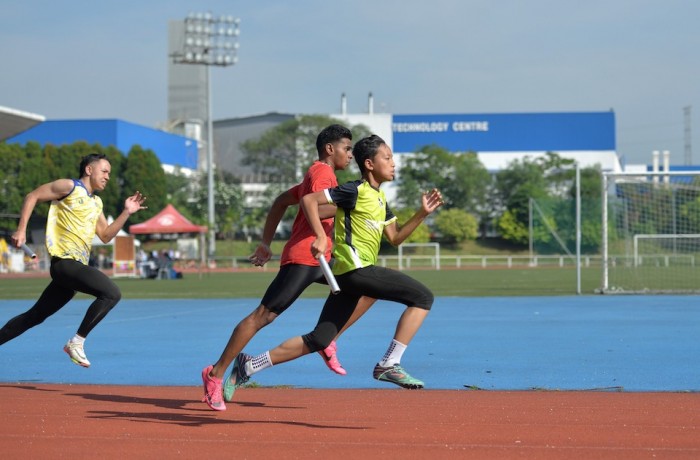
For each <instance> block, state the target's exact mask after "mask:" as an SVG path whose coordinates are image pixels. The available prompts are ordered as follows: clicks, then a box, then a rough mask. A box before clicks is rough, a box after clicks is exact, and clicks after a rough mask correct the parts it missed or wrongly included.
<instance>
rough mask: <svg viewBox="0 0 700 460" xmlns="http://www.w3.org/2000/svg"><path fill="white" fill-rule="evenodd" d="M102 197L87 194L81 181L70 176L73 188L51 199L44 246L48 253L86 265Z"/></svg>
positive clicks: (100, 212)
mask: <svg viewBox="0 0 700 460" xmlns="http://www.w3.org/2000/svg"><path fill="white" fill-rule="evenodd" d="M101 214H102V199H101V198H100V197H99V196H97V195H94V194H93V195H90V194H89V193H88V191H87V189H85V186H84V185H83V183H82V182H81V181H79V180H77V179H73V190H71V191H70V193H69V194H68V195H66V196H65V197H63V198H61V199H60V200H54V201H52V202H51V207H50V208H49V216H48V220H47V222H46V249H47V250H48V251H49V254H50V255H51V256H52V257H59V258H61V259H74V260H77V261H79V262H82V263H84V264H85V265H87V263H88V260H89V258H90V250H91V249H92V240H93V238H94V237H95V230H96V228H97V219H98V218H99V217H100V215H101Z"/></svg>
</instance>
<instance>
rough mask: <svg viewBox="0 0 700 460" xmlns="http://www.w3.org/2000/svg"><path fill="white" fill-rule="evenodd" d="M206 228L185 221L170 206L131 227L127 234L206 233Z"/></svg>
mask: <svg viewBox="0 0 700 460" xmlns="http://www.w3.org/2000/svg"><path fill="white" fill-rule="evenodd" d="M206 231H207V227H206V226H204V225H195V224H193V223H192V222H190V221H189V220H187V219H186V218H185V217H184V216H183V215H182V214H180V213H179V212H178V210H177V209H175V207H174V206H173V205H172V204H169V205H167V206H166V207H165V208H164V209H163V210H162V211H161V212H159V213H158V214H156V215H155V216H153V217H151V218H150V219H148V220H147V221H145V222H141V223H140V224H135V225H131V226H130V227H129V233H135V234H151V233H206Z"/></svg>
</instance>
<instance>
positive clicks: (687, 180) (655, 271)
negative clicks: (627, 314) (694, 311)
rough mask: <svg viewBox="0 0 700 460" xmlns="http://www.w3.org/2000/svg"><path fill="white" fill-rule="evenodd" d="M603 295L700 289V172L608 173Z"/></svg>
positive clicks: (604, 206)
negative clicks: (699, 262)
mask: <svg viewBox="0 0 700 460" xmlns="http://www.w3.org/2000/svg"><path fill="white" fill-rule="evenodd" d="M602 188H603V190H602V192H603V193H602V242H601V243H602V244H601V249H602V254H601V255H602V280H601V288H600V290H601V292H602V293H630V294H654V293H664V294H683V293H700V265H699V264H698V263H697V262H698V261H700V172H696V171H679V172H668V171H664V172H656V173H654V172H640V173H603V180H602Z"/></svg>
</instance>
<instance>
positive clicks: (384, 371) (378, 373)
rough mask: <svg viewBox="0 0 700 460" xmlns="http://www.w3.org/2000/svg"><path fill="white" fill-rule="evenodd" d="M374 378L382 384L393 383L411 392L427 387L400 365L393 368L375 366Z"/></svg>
mask: <svg viewBox="0 0 700 460" xmlns="http://www.w3.org/2000/svg"><path fill="white" fill-rule="evenodd" d="M373 376H374V378H375V379H377V380H381V381H382V382H391V383H393V384H396V385H398V386H400V387H403V388H408V389H409V390H419V389H421V388H423V387H424V386H425V385H424V384H423V382H421V381H420V380H418V379H416V378H413V377H411V376H410V375H409V374H408V372H406V371H405V370H404V368H403V367H401V366H400V365H399V364H394V365H393V366H391V367H382V366H380V365H379V364H377V365H376V366H374V372H373Z"/></svg>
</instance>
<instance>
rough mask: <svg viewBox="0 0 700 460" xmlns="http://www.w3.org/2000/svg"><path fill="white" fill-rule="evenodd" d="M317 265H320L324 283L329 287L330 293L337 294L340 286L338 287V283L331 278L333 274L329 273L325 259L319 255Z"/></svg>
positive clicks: (329, 268)
mask: <svg viewBox="0 0 700 460" xmlns="http://www.w3.org/2000/svg"><path fill="white" fill-rule="evenodd" d="M318 263H319V265H321V270H322V271H323V276H325V277H326V281H327V282H328V285H329V286H330V287H331V292H332V293H333V294H337V293H339V292H340V286H338V281H336V279H335V276H333V272H332V271H331V267H330V266H329V265H328V262H326V258H325V257H324V256H323V255H321V257H320V258H319V259H318Z"/></svg>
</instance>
